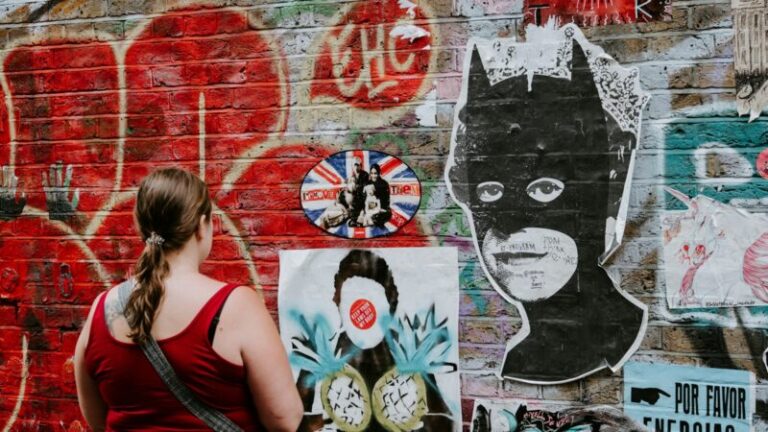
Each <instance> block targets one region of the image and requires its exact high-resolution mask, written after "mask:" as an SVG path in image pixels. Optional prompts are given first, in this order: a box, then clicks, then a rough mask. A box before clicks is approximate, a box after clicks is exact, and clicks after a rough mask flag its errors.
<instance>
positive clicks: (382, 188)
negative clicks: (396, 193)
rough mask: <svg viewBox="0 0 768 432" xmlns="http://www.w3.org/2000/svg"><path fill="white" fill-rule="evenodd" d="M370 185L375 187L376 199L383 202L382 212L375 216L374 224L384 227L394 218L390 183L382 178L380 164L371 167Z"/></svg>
mask: <svg viewBox="0 0 768 432" xmlns="http://www.w3.org/2000/svg"><path fill="white" fill-rule="evenodd" d="M369 184H372V185H373V186H374V188H375V189H376V190H375V195H376V198H378V199H379V201H381V211H380V212H379V213H377V214H376V215H374V216H373V224H374V225H376V226H384V224H386V223H387V222H389V220H390V219H391V218H392V210H390V208H389V183H388V182H387V181H386V180H384V179H383V178H382V177H381V167H380V166H379V164H373V165H371V174H370V182H369Z"/></svg>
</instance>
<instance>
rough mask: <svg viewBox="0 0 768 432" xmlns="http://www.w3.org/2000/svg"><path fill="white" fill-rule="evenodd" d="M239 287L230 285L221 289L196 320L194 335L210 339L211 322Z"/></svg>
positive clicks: (233, 284)
mask: <svg viewBox="0 0 768 432" xmlns="http://www.w3.org/2000/svg"><path fill="white" fill-rule="evenodd" d="M239 286H240V284H236V283H228V284H226V285H224V286H223V287H221V288H220V289H219V290H218V291H217V292H216V294H214V295H213V297H211V299H210V300H208V302H207V303H206V304H205V305H204V306H203V308H202V309H201V310H200V312H199V313H198V315H197V317H196V318H195V323H194V326H195V332H194V333H195V335H196V336H198V335H202V336H203V337H206V338H207V337H208V328H209V327H210V326H211V321H213V318H214V317H215V316H216V313H217V312H218V311H219V309H221V306H222V305H223V304H224V302H225V301H227V299H228V298H229V295H230V294H232V291H234V290H235V288H237V287H239Z"/></svg>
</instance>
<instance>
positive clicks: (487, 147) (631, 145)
mask: <svg viewBox="0 0 768 432" xmlns="http://www.w3.org/2000/svg"><path fill="white" fill-rule="evenodd" d="M463 71H464V73H463V77H462V87H461V93H460V95H459V99H458V102H457V104H456V108H455V112H454V124H453V134H452V140H451V152H450V155H449V157H448V162H447V163H446V169H445V181H446V184H447V186H448V189H449V191H450V193H451V196H452V198H453V199H454V201H456V203H457V204H458V205H459V207H460V208H461V209H462V210H463V212H464V214H465V215H466V217H467V219H468V221H469V228H470V230H471V234H472V240H473V243H474V245H475V250H476V252H477V256H478V261H479V263H480V265H481V267H482V269H483V270H484V272H485V274H486V276H487V278H488V281H489V282H490V283H491V285H492V286H493V288H494V289H496V291H497V292H498V293H499V294H500V295H501V296H502V297H504V299H506V300H507V301H509V302H510V303H512V304H514V305H515V306H516V307H517V308H518V310H519V312H520V315H521V316H522V320H523V326H522V328H521V330H520V331H519V332H518V333H517V334H515V335H514V336H513V337H512V338H511V339H510V340H509V342H508V345H507V350H506V353H505V357H504V360H503V362H500V365H501V373H500V375H501V376H502V377H503V378H509V379H514V380H519V381H523V382H528V383H536V384H539V383H541V384H559V383H564V382H568V381H573V380H576V379H579V378H581V377H584V376H587V375H589V374H591V373H594V372H596V371H597V370H600V369H602V368H605V367H609V368H611V369H612V370H614V371H615V370H617V369H618V368H620V367H621V365H622V364H623V363H624V362H625V361H626V360H627V359H628V358H629V356H630V355H631V353H632V352H633V351H635V350H636V349H637V348H638V346H639V345H640V342H641V339H642V336H643V333H644V331H645V325H646V322H647V311H646V307H645V305H644V304H643V303H642V302H640V301H639V300H637V299H635V298H633V297H632V296H630V295H629V294H628V293H626V292H624V291H623V290H621V288H620V286H619V284H618V279H617V277H618V276H619V275H618V274H617V273H616V272H611V271H607V270H604V269H603V268H601V263H603V262H605V261H606V260H607V259H608V257H610V256H611V255H612V254H613V253H614V252H615V251H616V250H617V249H618V247H619V245H620V244H621V242H622V239H623V235H624V226H625V221H626V215H627V209H628V205H629V191H630V189H631V178H632V171H633V167H634V158H635V150H634V149H635V147H636V143H637V137H638V136H640V125H641V114H642V111H643V106H644V105H645V104H646V102H647V101H648V100H649V95H648V94H647V93H645V92H644V91H643V90H642V88H641V86H640V80H639V76H638V70H637V69H636V68H625V67H623V66H621V65H620V64H619V63H618V62H617V61H616V60H614V59H613V58H611V57H610V56H608V54H607V53H605V52H604V51H603V50H602V49H601V48H600V47H599V46H597V45H595V44H592V43H591V42H590V41H588V40H587V38H586V37H585V36H584V34H583V33H582V32H581V30H579V28H578V27H576V26H575V25H573V24H568V25H565V26H563V27H562V28H560V29H557V28H556V27H555V26H554V25H547V26H543V27H536V26H528V27H527V28H526V41H525V42H520V41H518V40H517V39H515V38H497V39H474V38H473V39H471V40H470V41H469V42H468V44H467V49H466V55H465V60H464V69H463ZM561 320H562V321H563V322H564V321H567V322H568V324H567V325H563V324H562V322H561Z"/></svg>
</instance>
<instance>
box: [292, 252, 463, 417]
mask: <svg viewBox="0 0 768 432" xmlns="http://www.w3.org/2000/svg"><path fill="white" fill-rule="evenodd" d="M458 296H459V286H458V252H457V250H456V249H454V248H388V249H323V250H297V251H281V253H280V282H279V290H278V312H279V316H280V333H281V336H282V339H283V344H284V345H285V348H286V350H287V351H288V353H289V358H290V361H291V366H292V368H293V372H294V376H295V377H296V385H297V387H298V388H299V392H300V394H301V396H302V399H303V401H304V411H305V418H304V423H303V424H304V425H305V427H306V430H313V431H315V430H320V429H322V430H324V431H330V430H338V431H363V430H365V431H391V432H397V431H410V430H424V431H460V430H461V411H460V405H459V403H460V398H459V373H458V370H457V369H458V360H459V352H458V336H457V334H458V302H459V301H458Z"/></svg>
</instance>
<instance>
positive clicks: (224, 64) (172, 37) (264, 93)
mask: <svg viewBox="0 0 768 432" xmlns="http://www.w3.org/2000/svg"><path fill="white" fill-rule="evenodd" d="M281 58H282V57H281V55H280V52H279V50H277V49H275V48H273V47H272V46H271V45H270V44H269V43H268V41H267V40H266V39H265V38H264V37H263V36H262V34H261V33H260V32H257V31H255V30H252V29H250V27H249V22H248V18H247V15H246V12H244V11H221V10H217V11H211V12H205V13H195V14H189V13H185V12H184V11H179V12H173V13H169V14H167V15H165V16H162V17H159V18H156V19H155V20H153V21H152V22H151V23H149V24H148V25H147V27H146V28H145V29H144V30H143V31H142V32H141V33H140V34H139V36H138V37H137V38H136V41H135V42H133V43H132V44H131V47H130V48H129V49H128V51H127V53H126V56H125V70H126V83H127V86H128V88H129V89H130V90H131V91H130V92H128V98H127V113H126V114H127V115H128V124H127V130H126V142H125V162H126V165H127V166H128V168H127V169H126V173H125V176H124V184H126V185H133V184H136V182H137V181H138V180H139V179H141V178H142V177H144V176H145V175H146V174H147V173H148V171H149V170H150V169H151V168H152V167H153V166H154V165H153V164H146V162H160V163H163V162H165V163H174V164H177V163H179V162H182V163H188V164H190V165H191V166H193V167H194V168H195V170H196V171H197V169H198V167H197V166H195V165H196V164H197V163H198V161H199V160H200V159H204V160H211V161H217V160H222V159H228V158H236V157H239V156H241V154H242V153H243V152H244V151H246V150H247V149H248V148H250V147H251V146H254V145H257V144H259V143H261V142H263V141H264V140H266V139H267V137H268V136H269V134H272V133H275V132H279V131H283V130H285V127H286V124H287V119H288V114H287V111H286V110H285V107H286V106H287V105H288V97H289V96H288V86H287V76H286V75H287V67H286V65H285V63H284V61H283V60H282V59H281ZM201 141H202V145H201ZM136 162H140V163H139V164H135V163H136ZM214 169H215V168H213V167H210V168H209V170H214ZM206 174H207V173H206ZM206 177H207V176H206Z"/></svg>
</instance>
